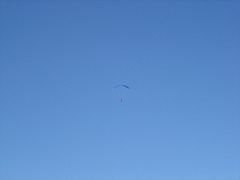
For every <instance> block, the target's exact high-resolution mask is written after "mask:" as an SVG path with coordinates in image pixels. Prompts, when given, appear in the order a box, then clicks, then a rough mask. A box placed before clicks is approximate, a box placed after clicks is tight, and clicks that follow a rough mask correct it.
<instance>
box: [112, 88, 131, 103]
mask: <svg viewBox="0 0 240 180" xmlns="http://www.w3.org/2000/svg"><path fill="white" fill-rule="evenodd" d="M129 90H130V87H128V86H126V85H124V84H120V85H117V86H114V87H113V91H114V93H116V94H117V95H118V96H119V97H120V102H123V98H125V96H126V93H127V92H128V91H129Z"/></svg>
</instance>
